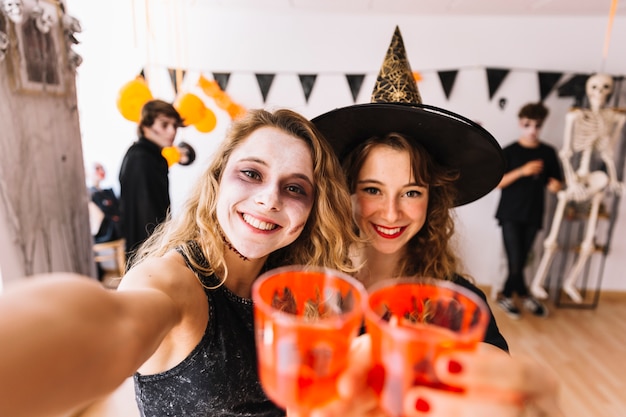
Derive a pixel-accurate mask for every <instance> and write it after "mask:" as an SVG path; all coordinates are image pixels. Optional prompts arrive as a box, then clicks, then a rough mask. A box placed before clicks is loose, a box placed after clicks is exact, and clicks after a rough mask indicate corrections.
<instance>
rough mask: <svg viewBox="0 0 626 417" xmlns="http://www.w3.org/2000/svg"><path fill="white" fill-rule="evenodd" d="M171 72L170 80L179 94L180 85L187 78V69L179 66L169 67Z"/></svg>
mask: <svg viewBox="0 0 626 417" xmlns="http://www.w3.org/2000/svg"><path fill="white" fill-rule="evenodd" d="M167 71H168V72H169V73H170V80H171V81H172V87H174V93H176V94H178V87H179V86H180V85H181V84H182V83H183V79H184V78H185V70H181V69H179V68H168V69H167Z"/></svg>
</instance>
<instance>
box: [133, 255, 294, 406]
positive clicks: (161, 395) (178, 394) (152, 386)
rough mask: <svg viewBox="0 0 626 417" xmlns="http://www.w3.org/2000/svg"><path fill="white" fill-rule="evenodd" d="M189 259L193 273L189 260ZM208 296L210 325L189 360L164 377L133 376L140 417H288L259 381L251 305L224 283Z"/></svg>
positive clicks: (208, 280)
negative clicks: (264, 390)
mask: <svg viewBox="0 0 626 417" xmlns="http://www.w3.org/2000/svg"><path fill="white" fill-rule="evenodd" d="M194 252H196V253H197V255H194V257H196V256H197V261H199V262H198V263H199V264H202V263H204V264H206V259H205V258H204V256H203V255H202V254H201V253H200V252H199V251H194ZM179 253H181V254H182V252H181V251H179ZM183 257H185V255H184V254H183ZM185 261H186V262H187V265H188V266H189V267H190V268H191V269H192V270H193V269H194V268H192V267H191V265H190V263H189V260H188V259H187V258H186V257H185ZM194 272H196V274H197V275H198V276H199V277H200V279H201V280H202V282H203V284H205V285H206V286H209V287H212V286H215V285H216V284H218V283H219V282H218V280H217V277H215V276H204V275H202V274H200V273H199V272H198V271H194ZM205 293H206V296H207V298H208V302H209V322H208V325H207V328H206V330H205V333H204V336H203V337H202V340H201V341H200V343H199V344H198V345H197V346H196V347H195V348H194V350H193V351H192V352H191V353H190V354H189V356H188V357H187V358H185V359H184V360H183V361H182V362H181V363H179V364H178V365H176V366H175V367H174V368H172V369H170V370H168V371H165V372H163V373H159V374H154V375H140V374H135V375H134V381H135V398H136V400H137V404H138V406H139V410H140V412H141V415H142V416H143V417H165V416H176V417H208V416H211V417H220V416H223V417H227V416H228V417H239V416H259V417H274V416H284V415H285V412H284V411H283V410H281V409H280V408H278V407H277V406H276V405H274V403H272V402H271V401H270V400H269V399H268V398H267V396H266V395H265V394H264V392H263V389H262V388H261V384H260V382H259V376H258V372H257V359H256V350H255V343H254V317H253V311H252V301H251V300H249V299H245V298H241V297H238V296H236V295H235V294H233V293H232V292H231V291H229V290H228V288H226V287H225V286H224V285H222V286H219V287H218V288H216V289H205Z"/></svg>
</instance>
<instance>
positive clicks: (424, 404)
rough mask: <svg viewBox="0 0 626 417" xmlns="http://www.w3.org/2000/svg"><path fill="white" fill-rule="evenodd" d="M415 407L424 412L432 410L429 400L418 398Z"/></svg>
mask: <svg viewBox="0 0 626 417" xmlns="http://www.w3.org/2000/svg"><path fill="white" fill-rule="evenodd" d="M415 409H416V410H417V411H421V412H422V413H427V412H429V411H430V404H428V401H426V400H424V399H422V398H418V399H417V401H415Z"/></svg>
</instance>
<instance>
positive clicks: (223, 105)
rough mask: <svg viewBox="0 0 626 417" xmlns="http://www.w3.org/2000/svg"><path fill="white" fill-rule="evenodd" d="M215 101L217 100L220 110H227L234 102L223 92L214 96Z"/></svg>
mask: <svg viewBox="0 0 626 417" xmlns="http://www.w3.org/2000/svg"><path fill="white" fill-rule="evenodd" d="M213 100H215V104H217V107H219V108H220V109H223V110H226V109H227V108H228V106H230V105H231V104H232V103H233V101H232V100H231V99H230V96H229V95H228V94H226V93H225V92H223V91H220V92H218V93H217V94H215V95H214V96H213Z"/></svg>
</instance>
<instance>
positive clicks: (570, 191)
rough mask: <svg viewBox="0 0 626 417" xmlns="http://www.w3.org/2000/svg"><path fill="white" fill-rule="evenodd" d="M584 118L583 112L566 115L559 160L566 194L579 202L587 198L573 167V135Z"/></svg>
mask: <svg viewBox="0 0 626 417" xmlns="http://www.w3.org/2000/svg"><path fill="white" fill-rule="evenodd" d="M581 117H582V111H581V110H578V109H575V110H572V111H570V112H569V113H567V114H566V115H565V133H564V135H563V147H562V148H561V150H560V151H559V158H560V159H561V165H562V166H563V174H564V175H565V192H566V193H567V195H568V196H569V197H570V198H571V199H573V200H577V201H583V200H585V199H586V197H587V192H586V190H585V185H584V183H583V182H581V181H580V178H579V177H578V174H577V173H576V171H575V170H574V167H573V166H572V161H571V158H572V156H573V155H574V150H573V135H574V126H575V124H576V120H578V119H579V118H581Z"/></svg>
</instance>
